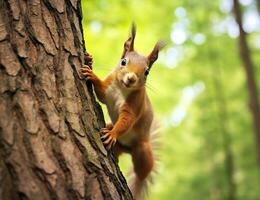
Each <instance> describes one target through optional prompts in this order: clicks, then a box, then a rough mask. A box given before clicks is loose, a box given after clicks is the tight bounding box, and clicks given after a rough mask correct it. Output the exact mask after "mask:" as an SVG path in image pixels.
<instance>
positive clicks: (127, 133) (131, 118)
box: [81, 26, 162, 198]
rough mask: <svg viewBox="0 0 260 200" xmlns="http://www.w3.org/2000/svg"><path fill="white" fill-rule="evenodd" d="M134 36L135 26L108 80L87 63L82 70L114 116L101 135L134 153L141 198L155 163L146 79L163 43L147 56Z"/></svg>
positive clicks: (135, 190) (119, 150) (137, 194)
mask: <svg viewBox="0 0 260 200" xmlns="http://www.w3.org/2000/svg"><path fill="white" fill-rule="evenodd" d="M134 39H135V26H133V27H132V33H131V36H130V37H129V39H128V40H127V41H126V42H125V45H124V51H123V55H122V61H121V64H119V65H118V67H117V68H116V69H115V70H114V71H113V72H112V73H111V74H110V75H109V76H108V77H107V78H106V79H105V80H100V79H99V78H98V77H97V76H96V75H95V74H94V73H93V71H92V70H91V69H90V68H89V67H88V66H86V67H85V68H82V69H81V70H82V74H83V75H85V76H86V77H87V79H88V80H90V81H91V82H92V83H93V86H94V90H95V93H96V95H97V98H98V99H99V100H100V101H101V102H102V103H104V104H106V105H107V108H108V112H109V115H110V117H111V120H112V124H111V125H107V126H106V127H105V128H102V129H101V133H102V134H103V136H102V137H101V139H102V140H103V143H104V145H105V146H106V147H107V148H108V149H110V148H112V147H113V150H114V152H115V154H116V156H117V157H118V156H119V155H120V154H121V153H130V154H131V155H132V160H133V165H134V172H135V174H136V180H135V183H136V184H135V186H134V188H133V189H132V191H133V193H134V197H135V198H141V196H140V193H141V190H142V188H141V187H142V186H143V185H144V184H143V183H144V181H145V180H146V179H147V177H148V176H149V174H150V172H151V171H152V169H153V167H154V156H153V153H152V148H151V145H150V140H149V139H150V133H151V131H152V130H151V129H152V128H151V127H152V124H153V110H152V106H151V103H150V101H149V98H148V96H147V94H146V90H145V82H146V76H147V74H148V73H147V71H148V72H149V70H150V69H151V67H152V64H153V63H154V62H155V61H156V59H157V57H158V53H159V50H160V49H161V48H162V45H160V44H161V43H157V44H156V45H155V47H154V49H153V50H152V52H151V53H150V54H149V55H148V56H142V55H139V54H138V53H137V52H136V51H135V50H134Z"/></svg>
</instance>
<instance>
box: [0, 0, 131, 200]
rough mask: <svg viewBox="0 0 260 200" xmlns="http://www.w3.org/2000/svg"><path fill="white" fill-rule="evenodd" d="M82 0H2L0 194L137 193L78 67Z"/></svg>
mask: <svg viewBox="0 0 260 200" xmlns="http://www.w3.org/2000/svg"><path fill="white" fill-rule="evenodd" d="M81 20H82V13H81V3H80V1H77V0H30V1H25V0H0V199H1V200H10V199H37V200H42V199H44V200H48V199H61V200H66V199H71V200H72V199H73V200H77V199H98V200H99V199H132V196H131V193H130V190H129V189H128V187H127V184H126V181H125V179H124V177H123V176H122V174H121V172H120V170H119V168H118V166H117V163H116V161H115V159H114V157H113V156H112V155H111V153H109V152H107V151H106V150H105V149H104V147H103V144H102V142H101V140H100V138H99V130H100V128H101V127H104V125H105V124H104V119H103V114H102V111H101V108H100V106H99V105H98V104H97V102H96V101H95V98H94V96H93V93H92V89H91V85H88V87H87V86H86V84H85V81H84V80H83V79H82V77H81V76H80V73H79V69H80V67H81V66H82V65H83V62H84V52H85V48H84V39H83V31H82V25H81Z"/></svg>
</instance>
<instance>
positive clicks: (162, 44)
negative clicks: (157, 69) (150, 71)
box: [147, 41, 166, 68]
mask: <svg viewBox="0 0 260 200" xmlns="http://www.w3.org/2000/svg"><path fill="white" fill-rule="evenodd" d="M165 45H166V44H165V42H163V41H158V42H157V43H156V44H155V46H154V48H153V50H152V52H151V53H150V54H149V56H148V57H147V59H148V67H149V68H151V67H152V65H153V63H154V62H155V61H156V60H157V58H158V54H159V51H160V50H161V49H162V48H163V47H165Z"/></svg>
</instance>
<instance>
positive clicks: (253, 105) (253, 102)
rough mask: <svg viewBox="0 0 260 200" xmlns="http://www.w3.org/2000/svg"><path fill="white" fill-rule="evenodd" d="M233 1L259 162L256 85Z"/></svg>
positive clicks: (259, 110)
mask: <svg viewBox="0 0 260 200" xmlns="http://www.w3.org/2000/svg"><path fill="white" fill-rule="evenodd" d="M233 2H234V15H235V18H236V21H237V24H238V26H239V31H240V34H239V49H240V56H241V59H242V62H243V66H244V69H245V72H246V77H247V87H248V91H249V107H250V110H251V113H252V118H253V124H254V131H255V138H256V154H257V158H258V162H259V164H260V105H259V99H258V91H257V85H256V81H255V77H254V66H253V63H252V60H251V58H250V51H249V47H248V44H247V41H246V33H245V31H244V29H243V22H242V15H241V11H240V6H239V2H238V0H233Z"/></svg>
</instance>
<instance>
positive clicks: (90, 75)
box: [80, 65, 97, 81]
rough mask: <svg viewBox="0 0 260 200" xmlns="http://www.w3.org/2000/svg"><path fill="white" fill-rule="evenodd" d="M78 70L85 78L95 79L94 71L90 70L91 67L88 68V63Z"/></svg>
mask: <svg viewBox="0 0 260 200" xmlns="http://www.w3.org/2000/svg"><path fill="white" fill-rule="evenodd" d="M80 70H81V73H82V75H83V76H85V77H86V79H87V80H91V81H93V80H95V79H97V76H96V75H95V74H94V72H93V71H92V69H90V67H89V66H88V65H85V66H84V67H81V68H80Z"/></svg>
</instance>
